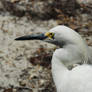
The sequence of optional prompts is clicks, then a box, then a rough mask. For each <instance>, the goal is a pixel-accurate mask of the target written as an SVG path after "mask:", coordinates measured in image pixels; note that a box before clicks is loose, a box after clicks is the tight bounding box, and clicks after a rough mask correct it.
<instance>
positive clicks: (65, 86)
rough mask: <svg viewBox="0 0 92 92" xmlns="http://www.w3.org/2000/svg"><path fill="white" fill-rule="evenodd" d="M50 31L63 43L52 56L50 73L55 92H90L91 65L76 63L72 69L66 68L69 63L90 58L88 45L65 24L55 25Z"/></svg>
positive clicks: (86, 60) (91, 86) (91, 82)
mask: <svg viewBox="0 0 92 92" xmlns="http://www.w3.org/2000/svg"><path fill="white" fill-rule="evenodd" d="M50 32H52V33H54V34H55V36H54V38H55V39H56V40H57V41H58V42H59V44H61V45H63V47H62V48H60V49H57V50H56V51H55V52H54V54H53V57H52V75H53V79H54V82H55V85H56V88H57V92H92V66H91V65H88V64H82V65H78V66H76V67H75V68H73V69H72V70H68V68H67V66H69V65H72V64H76V63H79V62H88V60H91V58H90V57H91V56H90V54H89V52H88V51H89V47H88V46H87V45H86V43H85V42H84V40H83V39H82V38H81V36H80V35H79V34H78V33H76V32H75V31H74V30H72V29H70V28H68V27H66V26H57V27H55V28H52V29H51V30H50ZM62 43H63V44H62ZM90 62H91V61H90Z"/></svg>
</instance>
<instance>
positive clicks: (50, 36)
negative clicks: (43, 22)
mask: <svg viewBox="0 0 92 92" xmlns="http://www.w3.org/2000/svg"><path fill="white" fill-rule="evenodd" d="M45 36H48V37H49V38H51V39H53V38H54V33H51V32H47V33H45Z"/></svg>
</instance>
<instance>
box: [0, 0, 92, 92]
mask: <svg viewBox="0 0 92 92" xmlns="http://www.w3.org/2000/svg"><path fill="white" fill-rule="evenodd" d="M59 1H60V2H63V1H64V0H63V1H62V0H59ZM44 2H46V3H44ZM48 3H49V4H48ZM71 3H74V6H73V8H72V6H71V7H70V8H69V10H68V7H67V8H66V9H65V10H66V11H67V12H64V11H65V10H63V11H62V10H61V8H60V6H62V7H63V8H64V7H65V5H66V4H67V0H65V3H63V5H61V4H60V6H59V7H58V5H59V3H57V2H56V1H55V2H54V4H53V0H47V1H45V0H38V1H37V2H36V0H1V1H0V92H56V90H55V85H54V83H53V80H52V76H51V66H50V61H51V57H52V53H53V51H54V50H55V49H56V46H55V45H52V44H48V43H46V42H42V41H37V40H35V41H15V40H14V39H15V38H16V37H19V36H23V35H27V34H32V33H42V32H47V31H48V30H49V29H50V28H52V27H54V26H56V25H58V24H59V25H60V24H64V25H67V26H69V27H71V28H72V29H74V30H75V31H77V32H79V33H80V34H81V35H82V36H83V38H84V39H85V40H86V42H87V44H88V45H90V46H92V17H91V13H89V12H88V13H87V11H86V10H89V11H90V9H91V8H90V9H89V8H88V6H84V5H82V4H81V3H79V5H80V7H81V8H79V7H78V8H77V7H75V6H77V5H75V4H76V2H72V0H71V2H70V5H71ZM9 5H10V6H9ZM31 5H32V7H30V6H31ZM53 5H54V6H53ZM81 5H82V6H81ZM4 6H5V7H4ZM27 6H28V7H27ZM47 6H48V8H46V7H47ZM52 7H54V8H53V9H54V12H53V9H52ZM49 8H50V10H49ZM73 9H76V11H77V14H76V16H73V15H72V14H71V16H70V12H71V11H73ZM47 10H49V11H47ZM24 11H25V12H26V13H25V14H24ZM30 11H33V12H35V15H34V14H32V13H29V12H30ZM14 13H15V14H14ZM12 14H13V15H12ZM18 14H19V15H18ZM46 14H47V15H46ZM53 14H55V15H53ZM14 15H16V16H14ZM24 15H25V16H24ZM52 15H53V16H52ZM21 16H22V17H21ZM34 16H35V18H34ZM38 16H39V17H38ZM43 16H45V17H44V18H46V19H45V20H43ZM55 18H56V19H55ZM47 19H48V20H47Z"/></svg>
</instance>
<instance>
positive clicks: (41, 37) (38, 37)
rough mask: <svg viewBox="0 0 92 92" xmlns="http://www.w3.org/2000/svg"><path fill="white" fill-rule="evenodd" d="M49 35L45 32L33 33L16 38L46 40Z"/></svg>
mask: <svg viewBox="0 0 92 92" xmlns="http://www.w3.org/2000/svg"><path fill="white" fill-rule="evenodd" d="M46 38H47V36H45V34H35V35H34V34H32V35H26V36H21V37H18V38H16V39H15V40H44V39H46Z"/></svg>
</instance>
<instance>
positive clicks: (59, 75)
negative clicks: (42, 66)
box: [51, 57, 68, 88]
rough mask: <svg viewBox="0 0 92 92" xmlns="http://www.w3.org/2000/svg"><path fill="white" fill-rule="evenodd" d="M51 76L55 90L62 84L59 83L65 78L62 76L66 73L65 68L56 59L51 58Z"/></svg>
mask: <svg viewBox="0 0 92 92" xmlns="http://www.w3.org/2000/svg"><path fill="white" fill-rule="evenodd" d="M51 65H52V76H53V80H54V82H55V85H56V88H57V87H59V86H60V84H62V83H61V82H62V81H63V79H64V78H65V77H64V76H65V75H66V73H67V72H68V69H67V67H65V65H64V64H63V63H62V62H61V61H60V60H59V59H58V58H56V57H53V58H52V64H51Z"/></svg>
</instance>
